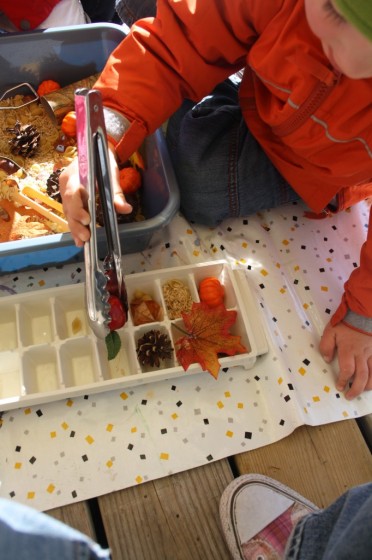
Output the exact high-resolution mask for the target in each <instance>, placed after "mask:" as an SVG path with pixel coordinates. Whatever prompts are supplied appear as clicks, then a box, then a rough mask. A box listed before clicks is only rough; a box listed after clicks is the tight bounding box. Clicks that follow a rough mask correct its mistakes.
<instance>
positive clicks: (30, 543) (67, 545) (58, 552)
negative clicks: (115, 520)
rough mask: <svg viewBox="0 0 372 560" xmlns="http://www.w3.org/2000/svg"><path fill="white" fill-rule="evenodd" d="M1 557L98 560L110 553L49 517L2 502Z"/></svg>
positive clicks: (27, 559)
mask: <svg viewBox="0 0 372 560" xmlns="http://www.w3.org/2000/svg"><path fill="white" fill-rule="evenodd" d="M0 558H1V560H53V559H55V560H98V559H101V558H105V559H109V558H110V552H109V551H108V550H103V549H102V548H101V547H100V546H99V545H98V544H96V543H95V542H93V541H92V540H91V539H89V538H88V537H86V536H85V535H83V534H82V533H80V532H79V531H75V529H71V527H68V526H67V525H64V524H63V523H61V522H60V521H57V520H56V519H54V518H53V517H50V516H49V515H45V514H44V513H40V512H38V511H36V510H34V509H32V508H29V507H27V506H23V505H21V504H18V503H16V502H11V501H9V500H4V499H0Z"/></svg>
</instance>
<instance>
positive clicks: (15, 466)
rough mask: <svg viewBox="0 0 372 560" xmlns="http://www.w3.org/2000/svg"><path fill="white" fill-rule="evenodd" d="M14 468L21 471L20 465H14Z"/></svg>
mask: <svg viewBox="0 0 372 560" xmlns="http://www.w3.org/2000/svg"><path fill="white" fill-rule="evenodd" d="M14 468H15V469H18V470H19V469H21V468H22V463H15V464H14Z"/></svg>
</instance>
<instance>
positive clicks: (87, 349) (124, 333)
mask: <svg viewBox="0 0 372 560" xmlns="http://www.w3.org/2000/svg"><path fill="white" fill-rule="evenodd" d="M210 277H212V278H216V279H217V280H218V281H219V282H220V284H221V285H222V286H223V288H224V302H223V305H224V308H225V309H226V311H227V312H229V311H234V312H235V313H233V315H234V317H235V316H236V318H235V319H234V322H233V324H232V325H231V328H230V330H229V333H231V337H232V338H239V340H240V343H241V346H240V351H238V353H236V354H235V355H226V354H224V353H221V354H220V355H218V363H219V368H220V370H219V375H223V371H222V370H223V369H224V368H227V367H228V368H230V367H232V366H236V365H239V366H243V367H244V368H246V369H249V368H251V367H252V366H253V365H254V364H255V362H256V359H257V357H258V356H259V355H261V354H264V353H266V352H267V351H268V346H267V341H266V337H265V333H264V329H263V326H262V323H261V320H260V312H259V308H258V305H257V302H256V300H255V298H254V296H253V293H252V292H251V290H250V287H249V284H248V279H247V278H246V276H245V274H244V272H243V271H239V270H233V269H232V268H231V267H230V266H229V265H228V264H227V263H226V262H225V261H214V262H210V263H202V264H197V265H192V266H183V267H175V268H169V269H163V270H157V271H151V272H144V273H138V274H131V275H128V276H127V277H126V285H127V290H128V299H129V302H131V301H132V302H133V301H138V297H140V298H142V301H143V300H144V301H150V302H156V303H157V304H158V306H156V308H157V309H160V313H156V314H155V315H154V316H153V317H150V318H149V320H150V322H147V323H143V322H142V319H141V320H139V321H138V322H139V323H140V324H135V323H136V322H137V320H138V317H137V315H136V312H134V314H133V311H134V309H135V306H132V312H130V313H129V317H128V321H127V323H126V324H125V326H124V327H122V328H121V329H119V330H118V331H116V332H117V333H118V335H119V341H120V345H119V347H120V350H119V351H118V353H117V355H116V356H115V358H113V359H108V349H107V344H106V341H105V340H99V339H97V338H96V336H95V335H94V333H93V332H92V331H91V329H90V327H89V325H88V320H87V315H86V305H85V285H84V284H77V285H69V286H65V287H59V288H52V289H46V290H42V291H40V292H37V293H35V292H33V293H24V294H20V295H13V296H6V297H3V298H1V299H0V363H1V367H0V411H5V410H10V409H14V408H19V407H24V406H32V405H37V404H42V403H46V402H50V401H55V400H61V399H67V398H72V397H75V396H79V395H86V394H92V393H98V392H103V391H109V390H113V389H124V388H126V387H130V386H136V385H140V384H143V383H150V382H154V381H159V380H164V379H171V378H177V377H181V376H186V375H190V374H202V375H209V373H208V371H202V369H203V368H202V367H201V365H200V363H198V362H196V363H191V362H192V360H191V361H190V365H189V366H188V367H187V370H185V368H184V367H182V366H181V363H180V361H179V360H178V359H177V352H176V348H177V346H179V341H180V339H181V338H182V337H183V336H184V334H185V324H184V321H183V318H182V316H181V317H180V316H179V314H178V316H177V313H174V308H176V309H177V308H178V307H180V306H181V307H182V305H181V303H182V301H181V300H183V299H184V293H187V294H188V295H189V296H191V299H192V302H195V303H200V298H199V285H200V283H201V282H202V280H203V279H205V278H210ZM174 284H179V285H181V286H182V289H183V292H184V293H183V295H180V296H177V295H176V296H174V295H173V302H172V301H171V299H170V298H169V293H168V291H167V290H168V287H169V286H173V285H174ZM139 294H140V295H139ZM136 298H137V299H136ZM147 309H150V311H151V310H153V307H152V305H148V306H147ZM212 317H213V312H212ZM141 323H142V324H141ZM149 333H150V334H149ZM152 336H155V338H156V337H157V339H156V340H155V339H153V338H151V337H152ZM159 340H160V345H161V344H163V345H164V342H165V341H168V344H167V351H166V352H165V353H164V352H163V353H162V352H161V351H160V352H159V353H157V348H156V345H157V344H158V343H159ZM177 341H178V342H177ZM242 348H243V351H242V350H241V349H242ZM169 350H170V351H169ZM149 352H150V354H149ZM151 352H152V354H151ZM149 356H152V358H153V359H151V358H150V359H149ZM216 382H217V383H218V378H217V381H216Z"/></svg>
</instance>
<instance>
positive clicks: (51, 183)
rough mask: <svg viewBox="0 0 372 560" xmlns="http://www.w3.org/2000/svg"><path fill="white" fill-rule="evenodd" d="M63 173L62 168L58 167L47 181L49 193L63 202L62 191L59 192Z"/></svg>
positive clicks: (51, 196)
mask: <svg viewBox="0 0 372 560" xmlns="http://www.w3.org/2000/svg"><path fill="white" fill-rule="evenodd" d="M61 173H62V169H56V170H55V171H53V173H51V174H50V175H49V177H48V179H47V182H46V186H47V193H48V195H49V196H50V198H53V199H54V200H56V201H57V202H62V197H61V193H60V192H59V176H60V175H61Z"/></svg>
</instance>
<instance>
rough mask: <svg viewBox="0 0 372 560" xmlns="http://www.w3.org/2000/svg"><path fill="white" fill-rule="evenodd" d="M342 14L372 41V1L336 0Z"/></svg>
mask: <svg viewBox="0 0 372 560" xmlns="http://www.w3.org/2000/svg"><path fill="white" fill-rule="evenodd" d="M335 4H336V6H337V7H338V8H339V10H340V12H341V14H342V15H343V16H344V18H345V19H347V20H348V21H349V22H350V23H351V24H352V25H354V26H355V27H356V28H357V29H358V30H359V31H361V32H362V33H363V35H365V36H366V37H368V39H370V40H371V41H372V1H371V0H335Z"/></svg>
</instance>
